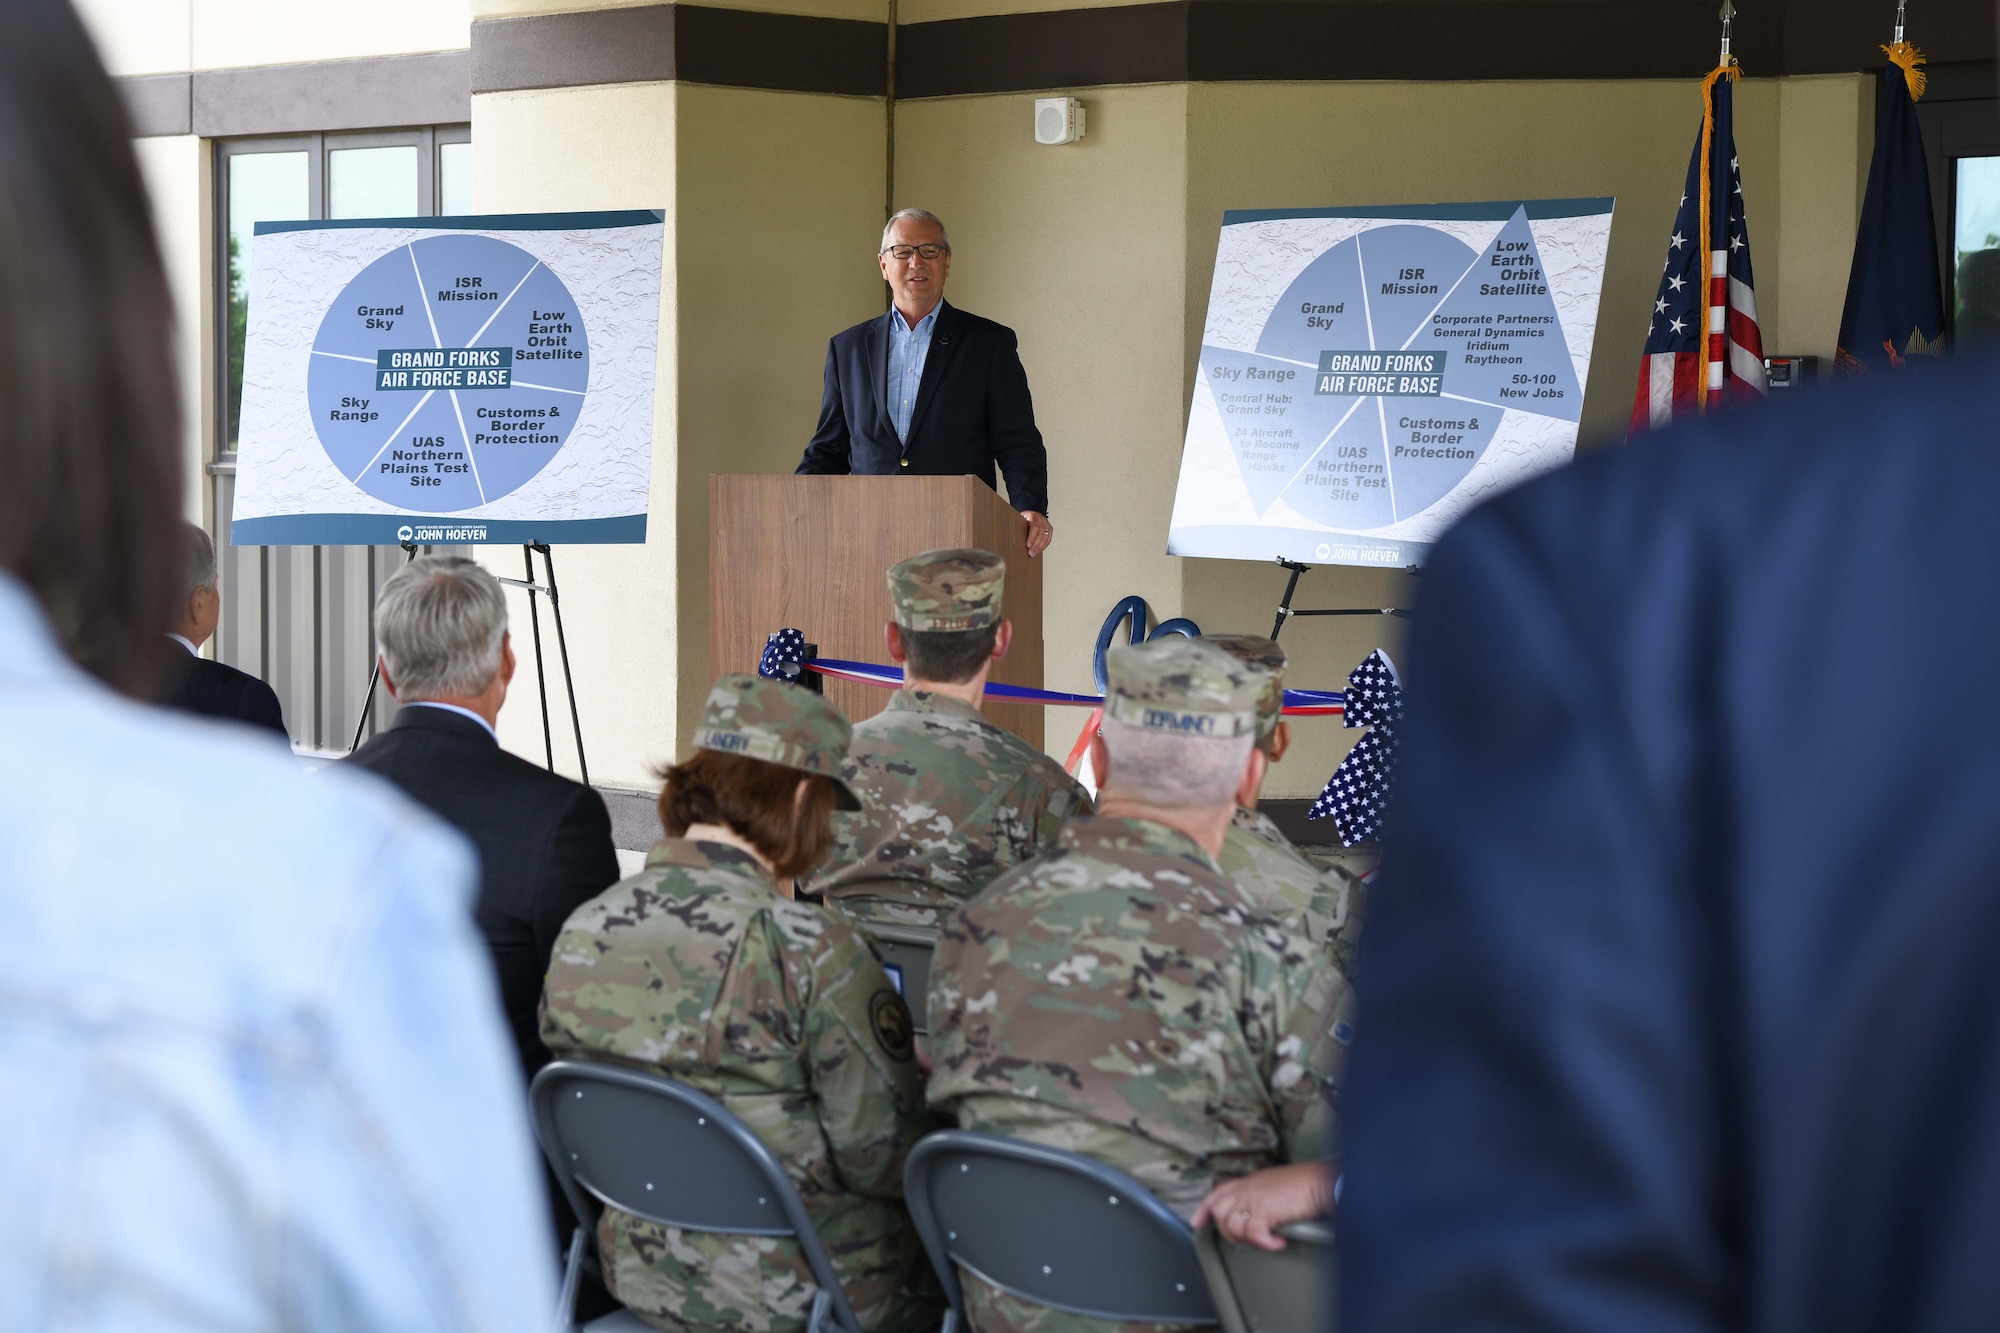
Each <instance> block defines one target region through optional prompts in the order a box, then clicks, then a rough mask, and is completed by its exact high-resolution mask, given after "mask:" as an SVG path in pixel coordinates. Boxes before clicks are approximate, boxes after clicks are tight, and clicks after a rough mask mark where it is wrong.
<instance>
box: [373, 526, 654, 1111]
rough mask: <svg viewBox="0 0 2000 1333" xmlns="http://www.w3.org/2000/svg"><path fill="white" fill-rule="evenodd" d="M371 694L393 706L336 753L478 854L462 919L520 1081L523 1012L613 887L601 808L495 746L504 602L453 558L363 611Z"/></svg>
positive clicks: (413, 574)
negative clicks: (576, 917) (375, 662)
mask: <svg viewBox="0 0 2000 1333" xmlns="http://www.w3.org/2000/svg"><path fill="white" fill-rule="evenodd" d="M375 638H376V641H377V642H378V643H379V644H380V645H381V648H382V657H381V663H382V684H383V687H384V688H386V689H387V690H388V691H389V693H390V694H392V695H394V696H395V698H396V700H397V702H399V703H401V704H402V705H403V707H402V709H401V710H400V711H398V713H397V714H396V720H395V722H394V723H393V724H392V725H391V726H390V728H389V730H387V731H385V732H383V733H382V734H381V735H379V736H376V737H375V738H374V739H373V740H371V741H369V742H368V743H367V744H366V745H363V746H362V747H361V748H360V749H358V750H356V751H355V752H354V753H353V754H352V755H351V756H349V757H348V760H347V762H348V763H351V764H355V765H358V766H359V767H361V768H365V769H368V770H370V771H371V772H374V773H379V774H381V775H382V776H383V777H385V778H388V779H389V780H390V781H391V782H393V783H395V784H396V785H397V786H399V787H401V788H402V789H403V790H404V791H406V792H408V793H409V794H410V795H411V796H412V797H414V798H415V799H416V800H417V801H418V802H419V803H421V804H423V805H426V806H429V807H430V808H431V809H432V810H434V811H435V812H437V814H438V815H440V816H441V817H443V818H444V819H445V820H446V821H447V822H448V823H451V824H453V825H455V826H456V827H457V828H458V829H459V830H460V831H461V832H463V833H464V834H465V835H466V836H467V837H468V838H470V839H472V843H473V846H474V847H476V848H477V849H478V851H479V864H480V881H479V901H478V905H477V907H476V908H475V915H476V918H477V920H478V923H479V929H480V930H481V932H483V933H484V934H485V936H486V942H487V945H488V946H489V947H490V948H491V949H492V951H493V962H494V967H495V970H496V971H497V972H498V973H499V979H500V1002H501V1005H502V1007H503V1008H504V1009H505V1011H506V1014H507V1023H508V1025H509V1027H510V1028H512V1030H513V1033H514V1044H515V1047H516V1048H517V1049H518V1050H519V1052H520V1056H521V1068H522V1072H523V1073H524V1074H526V1075H528V1076H531V1077H532V1076H533V1074H534V1073H535V1071H536V1070H538V1069H540V1068H541V1067H542V1066H543V1065H545V1064H547V1063H548V1060H549V1053H548V1048H546V1047H545V1046H543V1045H542V1039H541V1036H540V1034H539V1031H538V1025H537V1022H536V1016H535V1010H536V1006H537V1005H538V1004H539V1003H540V1002H541V997H542V978H543V977H544V976H545V975H546V974H547V973H548V970H549V955H550V953H551V952H552V951H553V950H554V949H555V943H556V936H557V935H558V934H560V933H561V931H562V925H563V922H564V921H565V920H567V919H568V917H569V914H570V913H571V912H573V911H575V910H576V909H577V908H578V907H580V906H582V905H583V904H584V903H586V902H588V901H589V900H590V899H592V898H594V897H596V896H597V895H598V893H599V892H601V891H602V890H603V889H605V888H606V887H607V886H609V885H610V884H611V883H612V882H613V881H615V880H616V879H617V878H618V856H617V853H615V852H614V851H613V850H612V848H611V819H610V816H609V815H607V814H606V813H605V809H604V800H603V798H602V797H600V796H599V795H598V794H597V793H596V792H595V791H592V790H591V789H590V788H589V787H586V786H584V785H583V784H581V783H578V782H572V781H570V780H569V779H568V778H565V777H562V776H560V775H558V774H555V773H551V772H549V771H548V770H546V769H543V768H539V767H537V766H535V765H534V764H531V763H529V762H528V761H527V760H525V759H521V758H519V757H518V756H516V755H513V754H510V753H509V752H508V751H506V750H503V749H501V748H500V740H499V737H498V735H497V734H496V733H495V731H494V725H495V722H496V720H497V719H498V718H499V716H500V706H501V704H502V703H504V702H505V701H506V698H507V686H508V683H509V682H510V681H511V680H512V679H513V677H514V649H513V645H512V644H511V643H510V642H509V640H508V635H507V603H506V599H505V597H504V595H503V594H502V593H501V591H500V584H499V582H498V581H497V580H495V579H494V577H493V576H492V575H491V574H489V573H487V572H486V571H485V570H484V569H481V568H480V567H479V566H478V565H476V564H474V563H473V562H472V561H470V560H467V559H465V558H464V557H463V556H455V555H430V556H420V557H418V558H417V559H415V560H412V561H411V562H410V563H409V564H407V565H405V566H404V567H403V568H402V569H400V570H398V571H397V572H396V574H395V576H394V577H393V578H391V579H390V580H389V581H388V582H387V583H386V584H384V585H383V587H382V593H381V596H380V597H378V598H377V599H376V602H375Z"/></svg>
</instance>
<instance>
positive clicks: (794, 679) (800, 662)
mask: <svg viewBox="0 0 2000 1333" xmlns="http://www.w3.org/2000/svg"><path fill="white" fill-rule="evenodd" d="M805 661H806V636H805V635H804V633H802V632H801V631H799V630H795V629H781V630H779V631H778V632H777V633H776V634H773V635H772V636H771V637H770V638H768V639H766V640H764V656H763V658H762V659H761V660H760V661H759V662H758V663H757V674H758V675H760V676H762V677H764V678H765V679H766V680H782V681H784V682H785V683H786V684H788V685H796V684H798V683H799V677H800V675H801V674H803V673H804V671H805Z"/></svg>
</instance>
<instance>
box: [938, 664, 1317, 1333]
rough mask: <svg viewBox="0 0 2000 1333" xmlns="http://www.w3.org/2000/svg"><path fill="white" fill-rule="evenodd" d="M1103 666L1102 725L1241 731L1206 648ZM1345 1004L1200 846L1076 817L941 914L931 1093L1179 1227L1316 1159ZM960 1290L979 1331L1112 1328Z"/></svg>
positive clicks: (1234, 674)
mask: <svg viewBox="0 0 2000 1333" xmlns="http://www.w3.org/2000/svg"><path fill="white" fill-rule="evenodd" d="M1107 671H1108V674H1109V676H1110V684H1111V689H1110V691H1109V692H1108V693H1107V696H1106V699H1105V716H1106V719H1107V722H1108V723H1116V724H1117V725H1119V726H1122V727H1131V728H1138V729H1142V730H1148V731H1152V732H1155V733H1156V734H1162V733H1164V734H1175V735H1181V736H1185V737H1188V738H1190V740H1191V741H1197V742H1205V739H1206V738H1216V739H1222V738H1229V737H1240V736H1242V735H1244V734H1246V733H1248V732H1250V731H1252V730H1253V729H1254V725H1255V711H1254V704H1255V697H1256V690H1257V681H1256V680H1255V679H1254V677H1253V676H1252V675H1251V674H1250V673H1249V672H1247V671H1246V670H1244V669H1243V668H1241V667H1240V666H1239V665H1238V664H1237V663H1235V662H1233V661H1232V660H1231V659H1230V658H1229V657H1228V656H1227V655H1226V654H1224V653H1223V651H1222V650H1221V649H1219V648H1216V647H1214V646H1213V645H1209V644H1203V643H1200V642H1196V641H1188V640H1169V641H1164V642H1154V643H1149V644H1145V645H1138V646H1133V647H1129V648H1119V649H1115V650H1113V652H1112V653H1111V654H1110V655H1109V657H1108V659H1107ZM1112 777H1113V779H1114V782H1113V789H1114V790H1116V789H1117V788H1118V784H1117V782H1116V781H1115V779H1116V777H1117V768H1116V765H1115V764H1114V765H1113V768H1112ZM1128 781H1136V782H1138V783H1139V784H1140V785H1143V779H1128ZM1350 1005H1351V995H1350V993H1349V991H1348V988H1347V983H1346V981H1345V980H1344V979H1343V978H1342V977H1341V975H1340V973H1339V972H1338V971H1337V970H1335V969H1334V968H1333V967H1332V966H1331V965H1330V964H1329V963H1328V961H1327V958H1326V955H1325V953H1324V952H1323V951H1322V950H1320V949H1317V948H1314V947H1313V946H1312V945H1311V944H1310V943H1309V942H1307V940H1306V939H1305V938H1304V937H1303V936H1302V935H1300V934H1298V933H1297V932H1296V931H1294V930H1293V929H1291V928H1290V927H1289V926H1287V925H1286V924H1285V923H1284V922H1282V921H1280V920H1278V919H1277V918H1276V917H1273V916H1270V915H1268V914H1266V913H1264V912H1262V911H1259V910H1258V909H1256V908H1255V907H1253V906H1252V905H1251V904H1250V903H1249V901H1248V900H1247V899H1246V898H1245V897H1244V895H1243V892H1242V891H1241V890H1240V889H1238V888H1237V887H1236V886H1235V885H1234V884H1232V883H1231V882H1230V880H1229V878H1228V877H1227V876H1226V875H1224V874H1223V872H1222V867H1221V866H1219V865H1218V864H1216V862H1215V860H1214V859H1213V858H1212V857H1210V856H1209V854H1208V853H1207V852H1206V851H1204V850H1203V849H1202V847H1201V846H1200V844H1198V843H1196V842H1195V840H1194V839H1193V838H1191V837H1189V836H1188V835H1187V834H1185V833H1182V832H1180V831H1179V830H1178V829H1174V828H1170V827H1168V826H1167V825H1165V824H1159V823H1154V822H1152V821H1150V820H1143V819H1129V818H1104V817H1099V818H1095V819H1079V820H1074V821H1072V822H1071V823H1070V824H1068V825H1067V826H1065V827H1064V829H1063V830H1062V832H1061V834H1060V835H1058V837H1057V844H1056V849H1055V850H1054V851H1053V852H1051V853H1049V854H1048V855H1046V856H1044V857H1042V858H1040V859H1039V860H1036V861H1032V862H1029V863H1028V864H1027V865H1024V866H1021V867H1019V868H1018V869H1015V870H1012V871H1010V872H1008V873H1007V874H1005V875H1003V876H1001V877H1000V878H999V879H997V880H995V881H994V882H993V883H992V884H990V885H988V886H987V888H986V889H985V890H984V891H983V892H981V893H980V894H979V895H978V896H977V897H975V898H974V899H972V901H970V902H968V903H966V904H965V906H963V907H961V908H960V909H959V910H958V911H957V912H956V913H955V914H953V915H952V917H951V918H950V919H949V920H948V921H947V922H946V924H945V927H944V930H943V933H942V936H941V938H940V940H939V943H938V949H937V953H936V955H935V958H934V960H933V963H932V969H931V983H930V1022H931V1035H930V1049H931V1052H932V1056H933V1058H934V1060H935V1062H936V1063H935V1066H934V1068H933V1069H932V1072H931V1077H930V1082H929V1085H928V1087H927V1089H926V1095H927V1096H928V1097H929V1099H930V1104H931V1106H932V1108H933V1109H935V1110H937V1111H939V1112H941V1113H944V1114H947V1115H950V1116H953V1117H955V1118H956V1119H957V1121H958V1123H959V1125H960V1126H961V1127H963V1128H965V1129H970V1130H978V1131H984V1132H987V1133H996V1134H1003V1135H1007V1136H1009V1137H1012V1138H1021V1139H1028V1140H1032V1141H1034V1142H1038V1143H1044V1144H1048V1145H1050V1146H1053V1147H1058V1148H1064V1149H1067V1150H1069V1151H1072V1152H1078V1153H1082V1154H1085V1155H1087V1156H1089V1157H1092V1158H1094V1159H1096V1160H1097V1161H1100V1162H1104V1163H1107V1164H1108V1165H1111V1166H1114V1167H1117V1168H1118V1169H1120V1170H1122V1171H1124V1172H1126V1173H1127V1174H1129V1175H1131V1176H1133V1177H1135V1178H1136V1179H1137V1180H1138V1181H1139V1182H1140V1183H1141V1184H1143V1185H1145V1186H1146V1187H1147V1188H1148V1189H1150V1190H1152V1191H1153V1193H1154V1194H1156V1195H1157V1196H1158V1197H1159V1198H1160V1200H1161V1201H1162V1202H1163V1203H1165V1204H1166V1205H1167V1206H1168V1207H1170V1208H1172V1209H1174V1210H1175V1211H1176V1212H1178V1213H1179V1214H1181V1215H1182V1216H1183V1217H1186V1216H1189V1215H1191V1214H1192V1213H1193V1211H1194V1209H1195V1207H1196V1205H1197V1204H1199V1202H1200V1201H1201V1199H1202V1197H1203V1196H1204V1195H1205V1194H1207V1193H1208V1191H1209V1189H1210V1188H1211V1187H1212V1186H1214V1185H1215V1184H1216V1183H1217V1182H1218V1181H1220V1180H1224V1179H1228V1178H1232V1177H1235V1176H1243V1175H1248V1174H1250V1173H1251V1172H1253V1171H1257V1170H1260V1169H1262V1168H1265V1167H1270V1166H1277V1165H1280V1164H1282V1163H1285V1162H1289V1161H1298V1160H1307V1159H1313V1158H1320V1157H1324V1156H1326V1155H1327V1154H1328V1152H1329V1151H1330V1150H1331V1148H1332V1142H1331V1138H1332V1132H1333V1124H1334V1118H1335V1108H1334V1107H1333V1105H1332V1104H1331V1100H1330V1098H1331V1094H1332V1092H1333V1089H1334V1088H1335V1086H1336V1085H1337V1080H1338V1079H1339V1076H1340V1072H1341V1068H1342V1066H1343V1064H1344V1063H1345V1057H1346V1043H1347V1039H1348V1033H1349V1028H1348V1022H1349V1007H1350ZM965 1293H966V1305H967V1313H968V1315H969V1316H970V1317H971V1320H972V1323H973V1326H974V1329H975V1330H976V1333H995V1331H996V1330H1001V1329H1014V1330H1022V1329H1026V1330H1035V1333H1072V1331H1074V1333H1081V1331H1082V1330H1101V1329H1104V1328H1106V1327H1107V1325H1105V1324H1104V1323H1103V1322H1101V1321H1095V1320H1088V1319H1084V1318H1081V1317H1080V1316H1076V1315H1069V1314H1064V1313H1061V1312H1059V1311H1054V1310H1049V1309H1046V1308H1044V1307H1039V1306H1035V1305H1033V1304H1031V1303H1030V1302H1027V1301H1025V1300H1022V1299H1019V1298H1016V1297H1013V1296H1009V1295H1007V1294H1006V1293H1003V1292H1001V1291H999V1290H997V1289H995V1288H993V1287H991V1286H988V1285H987V1284H985V1283H983V1282H981V1281H979V1280H978V1279H977V1278H971V1279H969V1280H968V1281H967V1282H966V1284H965Z"/></svg>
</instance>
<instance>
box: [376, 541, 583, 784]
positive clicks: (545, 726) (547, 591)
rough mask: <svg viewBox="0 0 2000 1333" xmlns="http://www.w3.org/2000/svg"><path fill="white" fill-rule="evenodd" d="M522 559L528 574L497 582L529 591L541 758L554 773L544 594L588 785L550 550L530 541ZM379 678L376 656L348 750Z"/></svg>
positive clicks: (409, 549)
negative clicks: (540, 572) (538, 571)
mask: <svg viewBox="0 0 2000 1333" xmlns="http://www.w3.org/2000/svg"><path fill="white" fill-rule="evenodd" d="M403 550H404V552H405V554H406V555H407V557H408V559H409V560H414V559H416V558H417V548H416V547H415V546H413V545H411V544H410V543H409V542H404V543H403ZM537 551H539V552H541V555H542V568H543V569H544V570H545V571H546V574H545V577H546V578H547V580H548V582H547V583H546V584H542V583H537V582H535V553H536V552H537ZM521 559H522V560H523V562H525V563H526V565H527V573H528V577H527V578H526V579H525V580H523V579H508V578H503V579H501V580H500V582H502V583H504V584H506V585H507V586H508V587H511V588H522V589H525V590H526V591H527V594H528V624H529V626H530V628H531V629H532V631H533V634H534V640H535V685H536V688H537V690H538V692H539V693H540V695H541V703H542V754H543V756H544V761H545V763H546V765H547V767H548V769H549V770H550V771H551V772H553V771H554V770H555V766H556V745H555V736H554V733H553V732H552V731H550V729H549V680H548V672H547V670H546V669H545V667H544V666H543V663H542V616H541V611H540V608H539V607H538V606H537V604H536V602H535V599H536V598H537V597H547V598H548V599H549V611H550V613H551V614H553V615H554V617H555V622H556V648H557V651H558V652H559V653H560V654H561V655H562V669H563V688H564V689H565V690H567V691H568V692H569V723H570V727H571V729H572V731H573V732H574V733H575V736H576V767H577V771H578V772H579V773H580V774H581V775H582V777H583V784H584V785H585V786H586V787H587V786H589V785H590V765H589V764H588V763H587V762H586V761H585V760H584V757H583V720H582V718H581V717H580V716H579V715H578V713H577V710H576V682H575V680H574V679H572V678H571V676H570V671H569V640H568V639H567V638H566V637H565V636H564V634H563V621H562V598H561V596H560V595H559V594H558V593H557V592H556V562H555V557H554V555H553V554H552V553H551V552H550V550H549V545H548V543H547V542H529V543H527V544H526V545H524V546H523V547H522V548H521ZM405 563H407V561H406V562H405ZM381 678H382V660H381V659H380V658H379V657H378V658H376V660H375V665H374V667H373V668H372V669H370V671H369V673H368V693H367V696H366V697H365V698H363V699H362V701H361V718H360V720H359V721H357V722H356V723H355V724H354V741H353V743H352V744H351V745H349V746H348V747H347V748H348V749H349V750H356V749H359V748H360V746H361V733H362V732H364V731H366V730H367V729H368V715H369V713H371V712H372V711H373V710H374V708H375V686H376V683H377V682H379V681H380V680H381Z"/></svg>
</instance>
